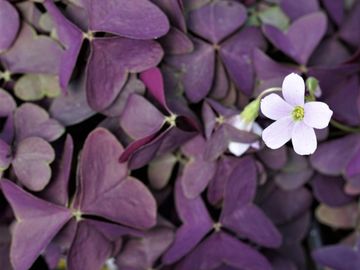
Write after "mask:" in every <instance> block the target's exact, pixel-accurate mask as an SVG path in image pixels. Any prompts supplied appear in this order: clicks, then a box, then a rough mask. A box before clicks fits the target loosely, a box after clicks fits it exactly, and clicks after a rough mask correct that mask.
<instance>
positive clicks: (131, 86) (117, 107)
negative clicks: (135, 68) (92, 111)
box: [101, 74, 145, 117]
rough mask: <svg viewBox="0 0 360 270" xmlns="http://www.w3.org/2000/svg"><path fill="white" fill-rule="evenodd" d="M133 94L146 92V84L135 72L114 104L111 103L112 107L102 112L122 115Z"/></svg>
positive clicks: (108, 114) (110, 114) (115, 115)
mask: <svg viewBox="0 0 360 270" xmlns="http://www.w3.org/2000/svg"><path fill="white" fill-rule="evenodd" d="M132 94H139V95H144V94H145V85H144V84H143V83H142V81H140V80H139V79H137V76H136V75H135V74H134V75H132V76H129V78H128V80H127V82H126V84H125V86H124V88H123V89H122V91H121V92H120V94H119V95H118V96H117V98H116V99H115V101H114V102H113V104H111V105H110V107H108V108H106V110H104V111H102V112H101V113H102V114H104V115H106V116H108V117H118V116H120V115H121V114H122V113H123V111H124V110H125V107H126V105H127V100H128V98H129V96H130V95H132Z"/></svg>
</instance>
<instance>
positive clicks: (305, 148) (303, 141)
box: [260, 73, 333, 155]
mask: <svg viewBox="0 0 360 270" xmlns="http://www.w3.org/2000/svg"><path fill="white" fill-rule="evenodd" d="M282 95H283V97H284V99H282V98H281V97H280V96H278V95H276V94H270V95H268V96H266V97H265V98H263V99H262V101H261V105H260V108H261V112H262V113H263V114H264V115H265V116H266V117H268V118H270V119H272V120H276V121H275V122H274V123H272V124H271V125H270V126H268V127H267V128H266V129H264V131H263V133H262V138H263V140H264V142H265V144H266V145H267V146H268V147H269V148H271V149H277V148H280V147H281V146H283V145H284V144H285V143H287V142H288V141H289V140H290V139H291V141H292V144H293V147H294V150H295V152H296V153H297V154H299V155H309V154H312V153H314V152H315V150H316V147H317V141H316V136H315V131H314V128H316V129H322V128H325V127H327V126H328V125H329V122H330V119H331V116H332V114H333V112H332V111H331V110H330V108H329V106H328V105H327V104H325V103H323V102H317V101H313V102H308V103H304V99H305V83H304V80H303V79H302V78H301V77H300V76H299V75H297V74H295V73H292V74H290V75H288V76H286V77H285V79H284V81H283V84H282Z"/></svg>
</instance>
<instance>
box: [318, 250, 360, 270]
mask: <svg viewBox="0 0 360 270" xmlns="http://www.w3.org/2000/svg"><path fill="white" fill-rule="evenodd" d="M313 257H314V259H315V260H316V261H317V262H318V263H319V264H321V265H324V266H328V267H331V268H334V269H337V270H353V269H357V268H359V266H360V254H359V251H358V247H357V246H355V247H350V246H346V245H341V244H339V245H332V246H327V247H323V248H321V249H318V250H316V251H315V252H313Z"/></svg>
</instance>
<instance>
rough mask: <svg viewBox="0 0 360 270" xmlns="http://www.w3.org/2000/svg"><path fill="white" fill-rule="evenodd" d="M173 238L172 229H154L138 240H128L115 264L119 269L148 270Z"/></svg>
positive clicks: (160, 227)
mask: <svg viewBox="0 0 360 270" xmlns="http://www.w3.org/2000/svg"><path fill="white" fill-rule="evenodd" d="M173 238H174V233H173V231H172V229H170V228H166V227H162V226H159V227H155V228H154V229H152V230H150V231H149V232H147V233H146V234H145V236H144V237H142V238H140V239H138V238H134V239H130V241H129V242H128V243H127V244H126V246H125V248H124V250H123V252H122V253H120V254H119V256H118V257H117V259H116V264H117V265H118V266H119V267H120V268H121V269H128V268H129V269H133V270H142V269H149V268H151V267H153V266H154V263H155V262H156V260H157V259H158V258H159V257H160V256H161V255H162V254H163V252H164V251H165V250H166V249H167V248H168V247H169V245H170V244H171V242H172V241H173Z"/></svg>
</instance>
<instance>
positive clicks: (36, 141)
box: [12, 137, 55, 191]
mask: <svg viewBox="0 0 360 270" xmlns="http://www.w3.org/2000/svg"><path fill="white" fill-rule="evenodd" d="M54 159H55V152H54V150H53V148H52V147H51V145H50V144H49V143H48V142H46V141H45V140H43V139H41V138H39V137H29V138H26V139H24V140H22V141H21V142H20V143H19V144H18V145H17V148H16V152H15V156H14V159H13V161H12V166H13V168H14V171H15V174H16V176H17V177H18V179H19V181H20V182H21V183H22V184H23V185H25V186H26V187H27V188H29V189H31V190H34V191H40V190H42V189H43V188H44V187H45V186H46V185H47V184H48V183H49V181H50V177H51V168H50V166H49V164H50V163H52V162H53V161H54Z"/></svg>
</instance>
